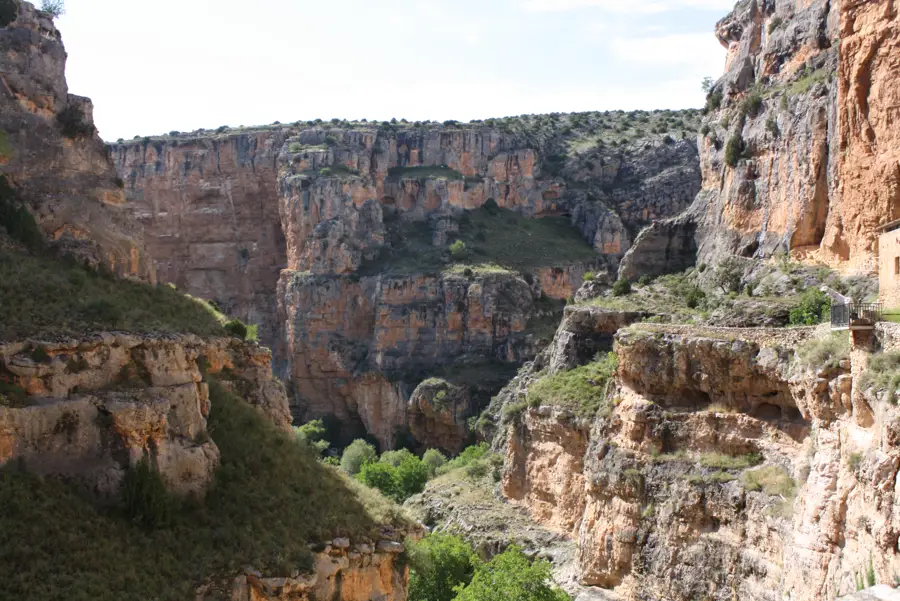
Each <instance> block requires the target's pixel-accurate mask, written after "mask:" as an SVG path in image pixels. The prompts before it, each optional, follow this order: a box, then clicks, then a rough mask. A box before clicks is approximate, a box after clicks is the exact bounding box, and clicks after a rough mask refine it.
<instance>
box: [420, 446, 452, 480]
mask: <svg viewBox="0 0 900 601" xmlns="http://www.w3.org/2000/svg"><path fill="white" fill-rule="evenodd" d="M422 463H423V464H425V467H426V468H428V477H429V478H434V477H435V475H437V473H438V470H439V469H441V468H442V467H444V466H445V465H446V464H447V458H446V457H444V455H443V453H441V452H440V451H438V450H437V449H428V450H427V451H425V454H424V455H422Z"/></svg>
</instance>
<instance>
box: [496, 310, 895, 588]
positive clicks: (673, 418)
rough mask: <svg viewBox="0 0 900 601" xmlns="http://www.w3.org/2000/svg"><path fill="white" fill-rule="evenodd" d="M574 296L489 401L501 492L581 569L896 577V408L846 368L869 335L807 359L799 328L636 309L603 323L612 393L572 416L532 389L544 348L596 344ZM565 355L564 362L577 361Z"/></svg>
mask: <svg viewBox="0 0 900 601" xmlns="http://www.w3.org/2000/svg"><path fill="white" fill-rule="evenodd" d="M578 311H579V310H575V311H573V314H574V313H577V312H578ZM581 311H585V312H586V315H585V316H584V317H583V318H581V319H573V318H572V316H571V315H570V316H569V318H568V320H567V322H568V324H569V325H568V326H567V327H564V328H561V330H560V332H559V333H558V334H557V338H556V341H555V343H554V344H553V345H551V347H549V349H548V351H545V352H544V353H543V354H542V355H541V356H540V357H539V358H538V360H536V361H535V362H534V363H533V364H529V365H528V366H527V367H526V369H524V370H523V372H522V373H521V374H520V375H519V377H518V378H517V379H516V380H514V381H513V383H512V384H511V385H510V387H509V388H507V389H506V390H505V391H504V392H503V393H501V395H500V397H498V401H499V404H498V406H495V407H492V411H493V412H494V415H493V419H494V420H495V421H496V423H497V424H498V427H497V428H496V430H495V431H496V435H495V439H494V440H495V443H494V444H495V448H496V449H498V450H501V451H503V452H504V453H505V456H506V467H505V471H504V475H503V482H502V485H503V492H504V494H505V495H506V496H507V498H509V499H510V500H511V501H513V502H514V503H516V504H519V505H521V506H523V507H525V508H527V509H528V511H529V512H530V514H531V516H532V517H533V518H534V519H535V520H537V521H538V523H540V524H542V525H544V526H546V527H548V528H551V529H553V530H555V531H557V532H559V533H561V534H564V535H567V536H569V537H571V538H573V539H574V540H575V541H576V542H577V545H578V556H577V559H576V563H577V566H578V568H577V571H578V577H577V578H578V580H579V582H580V583H581V584H582V585H589V586H594V587H600V588H601V589H605V590H606V591H608V592H609V594H611V595H612V597H611V598H617V599H673V600H678V601H682V600H684V601H688V600H690V599H696V598H708V599H722V600H723V601H724V600H725V599H733V598H740V599H751V600H767V601H768V600H773V601H774V600H775V599H781V598H784V597H790V598H792V599H798V600H804V601H805V600H809V601H813V600H820V599H826V598H834V597H835V596H839V595H843V594H848V593H851V592H853V591H854V590H857V589H858V588H859V587H860V585H861V584H862V585H865V584H866V583H869V584H874V582H871V579H873V578H874V580H875V581H877V582H893V579H894V574H895V573H896V572H897V570H898V562H900V554H898V551H897V546H896V534H895V530H896V528H895V526H894V523H895V521H896V519H897V518H896V513H895V510H894V509H893V507H894V502H893V498H894V495H895V490H894V489H895V480H896V472H897V469H898V465H900V454H898V449H897V446H896V444H895V442H896V441H895V436H894V434H893V431H894V429H895V428H896V424H897V423H898V419H900V415H898V413H897V410H896V407H894V406H893V405H891V404H889V403H885V402H883V401H882V400H880V399H876V398H875V397H873V396H870V395H864V394H862V392H861V391H860V390H859V386H858V385H855V384H854V383H855V382H856V381H857V380H856V378H858V376H859V374H860V372H861V371H862V370H863V369H864V363H865V361H866V356H867V352H868V351H865V350H863V348H865V347H860V349H859V350H857V351H854V353H853V355H852V360H851V359H844V360H842V361H839V362H834V363H832V364H831V365H830V366H825V365H823V366H819V367H816V368H808V367H805V366H804V364H802V363H799V362H798V361H797V360H796V359H795V358H794V351H793V349H795V348H797V346H798V345H799V344H802V343H803V341H804V340H808V339H811V338H813V337H816V336H818V335H820V333H817V331H816V330H815V329H813V328H806V329H791V330H765V329H753V330H741V329H735V328H731V329H729V328H704V329H698V328H689V327H686V326H684V327H682V326H651V325H642V326H635V327H632V328H629V329H624V330H620V331H619V333H618V334H617V336H616V344H615V353H616V356H617V358H618V369H617V370H616V373H615V377H614V379H613V381H612V382H611V384H610V386H609V388H608V390H609V394H608V401H609V405H608V407H607V408H606V409H605V410H600V411H599V412H598V413H597V414H596V415H595V417H594V418H593V419H585V417H583V416H579V415H576V414H573V413H572V412H571V411H570V410H567V409H565V408H561V407H554V406H539V407H536V406H535V404H534V403H532V402H531V400H530V399H531V397H530V396H529V391H530V390H531V389H532V388H533V387H534V386H535V384H536V382H538V381H540V380H541V379H543V378H547V377H549V376H551V375H552V374H553V373H560V372H559V371H558V370H559V369H560V368H559V367H556V368H554V367H552V366H551V362H550V357H552V356H554V355H559V353H560V351H561V350H562V349H567V348H568V349H575V348H578V347H579V346H581V347H583V346H585V345H587V346H590V347H591V348H595V347H596V346H597V345H599V344H601V340H602V338H600V337H598V330H597V329H596V328H595V327H594V326H593V325H592V324H595V323H596V320H597V319H596V316H590V314H591V313H596V311H597V310H596V309H583V310H581ZM579 324H584V325H585V326H586V327H579ZM606 336H608V333H604V334H603V337H606ZM844 336H846V334H844ZM879 337H880V338H881V339H882V342H883V343H884V344H885V345H886V346H887V345H892V344H893V343H892V342H891V335H889V334H888V333H884V334H879ZM575 341H578V342H577V343H575ZM554 348H555V349H556V350H555V351H551V350H550V349H554ZM565 356H567V357H568V361H569V363H568V365H564V366H563V367H562V369H563V373H565V370H571V369H572V368H573V367H576V366H578V365H581V364H583V363H585V362H586V361H587V359H585V358H584V356H583V355H582V358H581V359H578V358H577V353H575V352H573V351H569V352H565ZM555 364H557V365H559V362H556V363H555ZM522 400H528V406H525V408H524V410H520V409H518V408H516V409H512V408H513V407H514V406H516V403H519V402H520V401H522ZM518 406H524V403H522V404H521V405H518ZM503 407H506V408H507V410H503ZM501 410H502V411H501ZM604 594H605V593H604ZM601 598H603V597H602V595H601Z"/></svg>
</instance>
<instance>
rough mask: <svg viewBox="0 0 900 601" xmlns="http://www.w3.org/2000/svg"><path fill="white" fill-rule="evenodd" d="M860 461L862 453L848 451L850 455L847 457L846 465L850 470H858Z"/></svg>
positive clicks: (861, 460)
mask: <svg viewBox="0 0 900 601" xmlns="http://www.w3.org/2000/svg"><path fill="white" fill-rule="evenodd" d="M862 462H863V456H862V453H850V456H849V457H847V467H849V468H850V470H851V471H854V472H858V471H859V468H860V467H861V466H862Z"/></svg>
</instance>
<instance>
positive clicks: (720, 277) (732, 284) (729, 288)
mask: <svg viewBox="0 0 900 601" xmlns="http://www.w3.org/2000/svg"><path fill="white" fill-rule="evenodd" d="M743 277H744V270H743V268H742V267H741V264H740V262H739V261H738V260H737V259H735V258H734V257H728V258H726V259H723V260H722V262H721V263H719V264H718V265H717V266H716V272H715V277H714V280H715V283H716V286H718V287H719V288H720V289H721V290H722V292H723V293H725V294H728V293H730V292H737V291H738V290H740V288H741V280H742V279H743Z"/></svg>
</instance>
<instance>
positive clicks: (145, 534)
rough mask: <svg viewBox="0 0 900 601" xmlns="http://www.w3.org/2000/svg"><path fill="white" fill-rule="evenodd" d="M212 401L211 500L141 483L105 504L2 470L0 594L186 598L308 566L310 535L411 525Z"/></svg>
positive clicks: (244, 409) (241, 410) (242, 408)
mask: <svg viewBox="0 0 900 601" xmlns="http://www.w3.org/2000/svg"><path fill="white" fill-rule="evenodd" d="M211 400H212V409H211V413H210V417H209V431H210V434H211V436H212V438H213V440H214V441H215V443H216V444H217V445H218V447H219V449H220V450H221V465H220V466H219V468H218V470H217V472H216V476H215V483H214V486H213V488H212V489H211V490H210V491H209V493H208V494H207V496H206V498H205V499H200V500H191V499H188V500H185V501H182V502H178V501H176V500H174V499H172V498H168V497H165V496H161V495H160V494H159V493H157V494H156V495H148V494H147V492H148V491H150V492H152V491H153V490H154V487H153V486H152V482H151V483H148V482H146V481H144V482H141V483H140V484H142V485H143V486H142V487H141V489H140V490H141V491H142V494H140V495H138V497H137V499H138V501H137V504H136V505H135V503H132V504H131V505H129V506H121V505H112V506H110V505H105V504H103V503H101V502H99V501H98V500H96V499H94V498H92V497H91V496H90V494H88V493H87V492H85V491H81V490H77V489H75V488H73V487H72V486H69V485H67V484H65V483H63V482H61V481H57V480H54V479H51V478H47V479H44V478H39V477H37V476H33V475H30V474H28V473H25V472H21V471H19V470H18V469H17V468H16V466H9V467H7V468H5V469H3V470H0V504H2V506H3V508H4V510H3V511H2V512H0V532H2V533H3V536H2V537H0V577H2V578H3V581H4V587H3V593H2V594H0V596H2V597H3V598H9V599H41V600H47V601H52V600H56V599H59V600H66V601H74V600H85V601H86V600H88V599H91V600H96V601H103V600H110V601H113V600H119V599H124V598H127V599H158V600H160V601H163V600H171V601H184V600H185V599H189V598H190V599H192V598H194V595H195V591H196V589H197V587H198V586H200V585H201V584H203V583H205V582H208V581H210V582H222V583H225V584H227V583H228V582H230V578H231V577H233V576H235V575H237V574H239V573H243V572H242V571H243V569H244V568H245V567H246V566H253V567H254V568H255V569H257V570H261V571H262V572H263V573H264V574H265V575H267V576H278V575H281V576H290V575H291V574H292V573H295V572H296V571H298V570H300V571H306V570H309V569H311V568H312V565H311V564H312V555H311V552H310V549H309V543H317V542H322V541H325V540H331V539H332V538H334V537H339V536H343V537H352V538H353V539H354V540H371V539H376V540H377V539H378V538H379V536H380V534H379V530H380V529H381V528H383V527H388V528H392V527H399V528H403V527H405V526H407V525H408V522H407V521H406V519H405V518H404V517H403V516H402V514H401V513H400V511H399V508H397V507H396V506H395V505H393V504H392V503H390V502H389V501H387V500H386V499H384V498H383V497H381V496H380V495H379V494H378V493H377V492H375V491H372V490H369V489H366V488H364V487H362V486H361V485H359V484H358V483H355V482H353V481H351V480H349V479H348V478H346V477H343V476H341V475H340V474H339V473H338V471H337V470H335V469H334V468H331V467H328V466H325V465H323V464H321V463H320V462H319V461H317V459H316V457H315V456H314V455H313V454H312V453H311V452H310V451H309V450H308V449H307V448H306V447H304V446H302V445H298V444H297V443H295V442H294V441H293V440H291V439H290V438H289V437H288V436H287V435H285V434H284V433H283V432H280V431H278V430H277V429H276V428H275V427H274V426H272V425H271V424H270V423H269V422H268V421H267V420H266V419H265V418H264V417H263V416H262V415H261V414H260V413H259V412H257V411H256V410H255V409H253V408H252V407H250V406H249V405H247V404H246V403H245V402H244V401H243V400H241V399H239V398H237V397H235V396H234V395H232V394H230V393H228V392H227V391H226V390H225V389H224V388H222V387H221V386H220V385H217V384H216V383H214V382H213V383H211ZM26 467H27V466H26ZM145 476H146V477H148V478H149V477H150V476H147V475H146V474H145Z"/></svg>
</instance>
